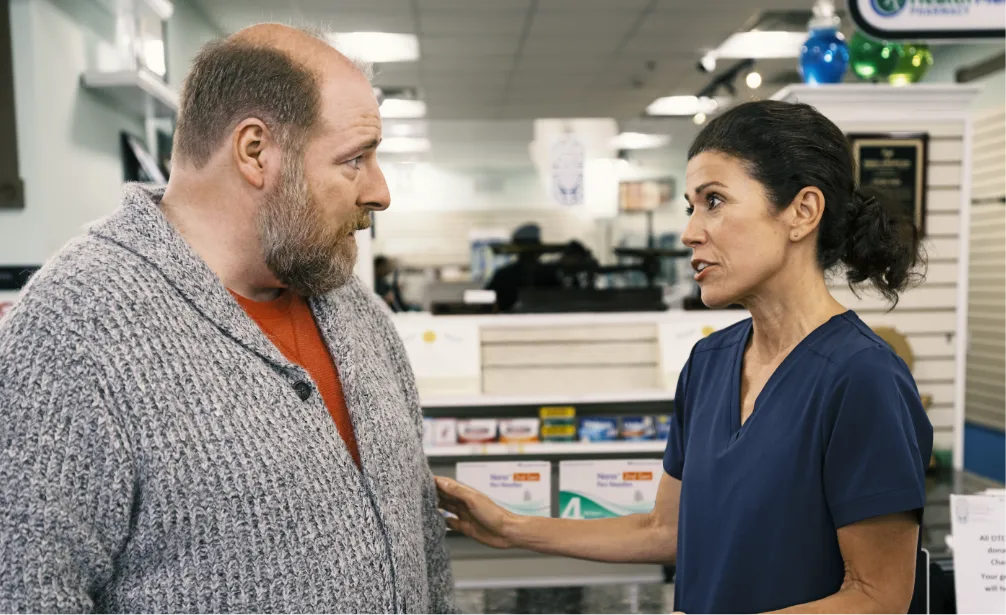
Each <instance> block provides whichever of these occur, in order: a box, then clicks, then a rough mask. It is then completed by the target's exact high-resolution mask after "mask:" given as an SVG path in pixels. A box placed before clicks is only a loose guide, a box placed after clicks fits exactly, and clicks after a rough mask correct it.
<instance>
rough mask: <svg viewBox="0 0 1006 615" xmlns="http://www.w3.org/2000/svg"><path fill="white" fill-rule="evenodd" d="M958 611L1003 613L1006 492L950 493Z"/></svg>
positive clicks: (1005, 602)
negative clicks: (988, 493) (983, 493)
mask: <svg viewBox="0 0 1006 615" xmlns="http://www.w3.org/2000/svg"><path fill="white" fill-rule="evenodd" d="M950 510H951V514H952V518H951V531H952V533H953V541H954V584H955V586H956V589H957V612H958V613H1006V496H1001V495H951V496H950Z"/></svg>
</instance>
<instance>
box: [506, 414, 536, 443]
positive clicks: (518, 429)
mask: <svg viewBox="0 0 1006 615" xmlns="http://www.w3.org/2000/svg"><path fill="white" fill-rule="evenodd" d="M538 429H539V423H538V419H500V442H505V443H514V442H518V443H519V442H537V441H538Z"/></svg>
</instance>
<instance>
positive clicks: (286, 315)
mask: <svg viewBox="0 0 1006 615" xmlns="http://www.w3.org/2000/svg"><path fill="white" fill-rule="evenodd" d="M231 294H232V295H234V298H235V299H237V301H238V303H239V304H240V305H241V307H242V308H244V311H245V312H246V313H247V314H248V316H250V317H251V319H252V320H254V321H255V322H256V323H258V326H259V327H260V328H261V329H262V331H263V332H264V333H265V334H266V336H267V337H268V338H269V339H270V340H272V343H273V344H275V345H276V347H277V348H279V350H280V352H282V353H283V356H284V357H286V358H287V360H289V361H290V362H291V363H296V364H297V365H300V366H301V367H303V368H304V369H306V370H307V373H309V374H311V378H312V379H314V382H315V384H316V385H318V392H319V393H320V394H321V399H322V400H323V401H324V402H325V406H326V407H327V408H328V413H329V414H331V415H332V419H333V420H335V426H336V428H338V430H339V435H341V436H342V439H343V441H344V442H345V443H346V447H347V448H348V449H349V454H350V455H352V456H353V461H355V462H356V465H357V466H359V465H360V450H359V447H358V446H357V444H356V434H355V433H354V432H353V421H352V420H351V419H350V417H349V409H348V408H346V398H345V396H344V395H343V392H342V382H340V381H339V371H338V369H336V367H335V361H333V360H332V355H331V354H329V352H328V347H327V346H326V345H325V340H323V339H322V337H321V332H320V331H318V324H317V323H316V322H315V321H314V314H312V313H311V307H310V306H309V305H308V304H307V301H305V300H304V298H303V297H301V296H300V295H298V294H296V293H292V292H289V291H284V292H283V293H282V294H280V296H279V297H277V298H276V299H273V300H272V301H252V300H251V299H247V298H245V297H242V296H240V295H238V294H237V293H233V292H232V293H231Z"/></svg>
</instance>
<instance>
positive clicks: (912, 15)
mask: <svg viewBox="0 0 1006 615" xmlns="http://www.w3.org/2000/svg"><path fill="white" fill-rule="evenodd" d="M849 12H850V13H852V18H853V21H855V22H856V25H857V26H859V27H860V28H861V29H862V30H863V31H864V32H866V33H867V34H870V35H872V36H875V37H877V38H883V39H888V40H908V39H910V40H926V39H967V38H991V39H1002V38H1003V37H1004V36H1006V0H849Z"/></svg>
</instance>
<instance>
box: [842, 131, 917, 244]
mask: <svg viewBox="0 0 1006 615" xmlns="http://www.w3.org/2000/svg"><path fill="white" fill-rule="evenodd" d="M848 137H849V144H850V145H851V146H852V157H853V158H854V159H855V161H856V168H857V172H858V177H857V178H856V179H857V181H858V184H859V186H860V187H862V188H865V189H872V190H876V191H878V192H880V193H882V194H883V195H884V196H885V197H886V198H889V199H891V200H892V202H893V203H895V204H897V205H898V206H899V207H901V208H903V210H904V212H905V214H906V215H908V216H909V217H910V218H911V219H912V220H914V221H915V226H916V227H917V228H918V229H919V233H920V234H921V235H925V234H926V166H927V161H928V158H929V135H928V134H926V133H912V134H907V133H887V134H850V135H848Z"/></svg>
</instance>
